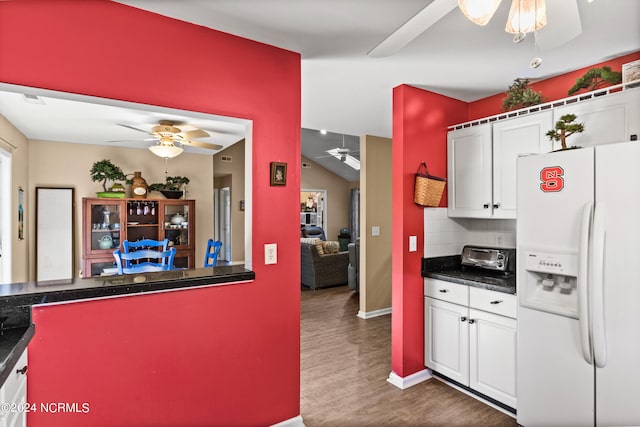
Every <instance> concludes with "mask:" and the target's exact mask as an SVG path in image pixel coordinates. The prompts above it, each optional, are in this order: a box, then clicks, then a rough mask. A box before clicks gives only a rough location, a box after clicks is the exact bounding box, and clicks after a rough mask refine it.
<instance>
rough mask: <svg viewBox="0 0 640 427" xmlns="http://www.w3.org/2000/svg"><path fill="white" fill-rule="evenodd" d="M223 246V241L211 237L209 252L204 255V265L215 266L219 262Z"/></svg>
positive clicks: (208, 246) (208, 243)
mask: <svg viewBox="0 0 640 427" xmlns="http://www.w3.org/2000/svg"><path fill="white" fill-rule="evenodd" d="M221 247H222V242H221V241H220V240H213V239H209V241H208V242H207V253H206V254H205V255H204V266H205V267H215V266H216V263H217V262H218V254H219V253H220V248H221Z"/></svg>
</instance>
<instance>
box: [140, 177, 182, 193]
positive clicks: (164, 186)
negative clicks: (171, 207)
mask: <svg viewBox="0 0 640 427" xmlns="http://www.w3.org/2000/svg"><path fill="white" fill-rule="evenodd" d="M188 183H189V178H187V177H186V176H167V177H165V179H164V182H154V183H153V184H151V185H150V186H149V191H163V190H164V191H166V190H169V191H181V190H180V189H181V188H182V186H183V185H187V184H188Z"/></svg>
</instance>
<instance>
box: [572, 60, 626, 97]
mask: <svg viewBox="0 0 640 427" xmlns="http://www.w3.org/2000/svg"><path fill="white" fill-rule="evenodd" d="M620 82H622V73H621V72H618V71H611V67H602V68H592V69H590V70H589V71H587V72H586V73H584V75H583V76H582V77H580V78H579V79H577V80H576V84H575V85H573V87H571V89H569V95H573V94H574V93H576V92H578V91H580V90H582V89H587V90H588V91H589V92H590V91H592V90H595V89H597V88H598V87H599V86H602V85H605V84H607V83H609V84H612V85H616V84H618V83H620Z"/></svg>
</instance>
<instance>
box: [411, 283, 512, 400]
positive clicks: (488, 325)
mask: <svg viewBox="0 0 640 427" xmlns="http://www.w3.org/2000/svg"><path fill="white" fill-rule="evenodd" d="M442 290H447V292H442V293H441V295H442V296H443V297H444V298H442V299H441V298H438V296H439V294H438V292H440V291H442ZM425 295H427V296H425V299H424V331H425V349H424V355H425V366H426V367H428V368H429V369H432V370H434V371H437V372H438V373H440V374H442V375H444V376H446V377H447V378H450V379H452V380H454V381H456V382H458V383H460V384H462V385H465V386H467V387H469V388H471V389H473V390H476V391H477V392H479V393H482V394H484V395H485V396H488V397H490V398H492V399H495V400H497V401H499V402H501V403H503V404H505V405H507V406H510V407H511V408H514V409H515V408H516V407H517V398H516V356H517V355H516V345H517V335H516V330H517V328H516V327H517V321H516V319H515V307H516V298H515V295H511V294H505V293H502V292H495V291H488V290H485V289H478V288H469V287H468V286H465V285H459V284H455V283H450V282H445V281H441V280H435V279H425ZM452 295H455V299H452V298H451V296H452ZM434 296H435V297H436V298H434ZM443 299H445V300H443ZM478 308H481V309H478ZM507 316H513V317H507Z"/></svg>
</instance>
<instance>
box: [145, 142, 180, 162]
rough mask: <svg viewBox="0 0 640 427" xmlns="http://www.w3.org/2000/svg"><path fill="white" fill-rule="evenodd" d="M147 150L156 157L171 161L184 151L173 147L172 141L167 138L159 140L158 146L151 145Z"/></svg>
mask: <svg viewBox="0 0 640 427" xmlns="http://www.w3.org/2000/svg"><path fill="white" fill-rule="evenodd" d="M149 150H151V152H152V153H153V154H155V155H156V156H158V157H163V158H165V159H171V158H173V157H176V156H178V155H180V154H181V153H182V152H183V151H184V149H183V148H182V147H176V146H175V145H173V140H172V139H171V138H169V137H162V138H160V141H159V144H156V145H152V146H151V147H149Z"/></svg>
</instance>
